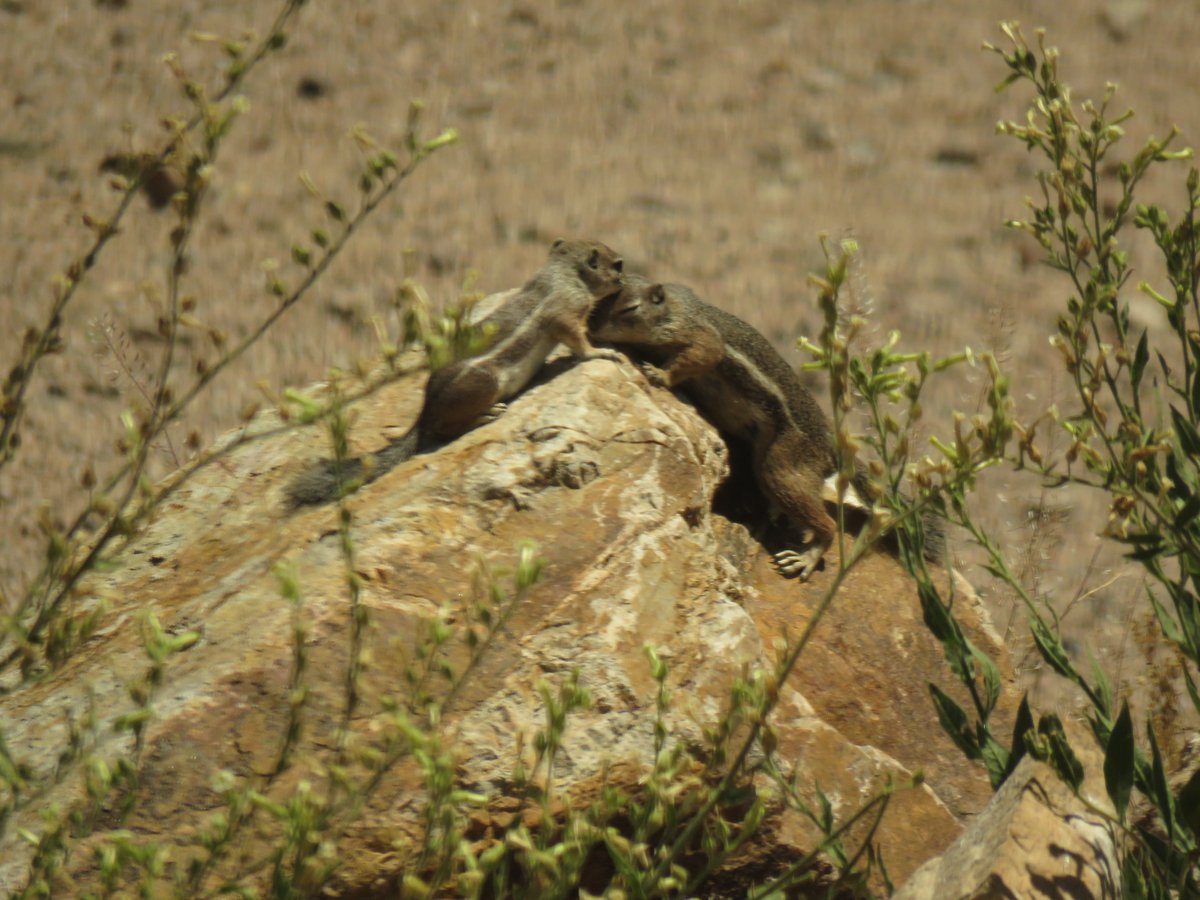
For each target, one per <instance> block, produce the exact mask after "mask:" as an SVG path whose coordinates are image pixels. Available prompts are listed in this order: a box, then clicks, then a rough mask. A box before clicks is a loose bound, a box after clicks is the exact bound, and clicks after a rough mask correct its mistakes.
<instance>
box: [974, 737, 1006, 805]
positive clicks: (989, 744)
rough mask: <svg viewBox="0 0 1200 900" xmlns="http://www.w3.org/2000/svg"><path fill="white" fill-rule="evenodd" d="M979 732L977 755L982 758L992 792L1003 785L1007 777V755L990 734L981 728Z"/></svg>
mask: <svg viewBox="0 0 1200 900" xmlns="http://www.w3.org/2000/svg"><path fill="white" fill-rule="evenodd" d="M980 731H982V732H983V733H982V734H980V735H979V736H978V740H979V753H980V756H981V757H982V758H983V764H984V766H986V767H987V771H988V780H989V781H990V782H991V783H992V790H995V789H996V788H998V787H999V786H1000V785H1001V784H1003V783H1004V779H1005V777H1007V775H1008V765H1009V753H1008V751H1007V750H1005V749H1004V747H1002V746H1001V745H1000V743H999V742H998V741H997V740H996V739H995V738H994V737H992V736H991V734H989V733H987V732H986V731H984V730H983V729H982V728H981V729H980Z"/></svg>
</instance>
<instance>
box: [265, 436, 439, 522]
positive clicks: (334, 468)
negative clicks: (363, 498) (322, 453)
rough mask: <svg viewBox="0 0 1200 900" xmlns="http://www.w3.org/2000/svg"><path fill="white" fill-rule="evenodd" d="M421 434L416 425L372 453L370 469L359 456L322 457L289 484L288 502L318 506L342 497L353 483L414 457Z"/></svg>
mask: <svg viewBox="0 0 1200 900" xmlns="http://www.w3.org/2000/svg"><path fill="white" fill-rule="evenodd" d="M420 437H421V435H420V432H419V431H418V430H417V427H416V426H415V425H414V426H413V427H412V428H410V429H409V430H408V431H406V432H405V433H404V435H403V436H401V437H398V438H396V440H394V441H392V442H391V443H390V444H388V445H387V446H386V447H384V448H383V449H382V450H380V451H379V452H378V453H375V454H372V455H373V456H374V461H373V464H372V465H371V466H370V467H369V468H368V467H367V466H366V465H364V462H363V459H362V458H360V457H354V458H352V459H344V460H342V461H341V462H340V463H339V462H338V461H337V460H336V459H322V460H320V461H319V462H317V463H316V464H314V465H312V466H310V467H309V468H308V469H307V470H306V471H304V472H301V473H300V474H299V475H298V476H296V479H295V480H294V481H293V482H292V483H291V484H289V485H288V488H287V498H288V503H289V504H290V505H291V506H292V507H300V506H319V505H320V504H322V503H329V502H331V501H333V500H336V499H337V498H338V497H340V496H343V495H344V494H345V493H347V492H348V489H349V488H350V487H351V486H354V487H358V486H359V485H358V484H356V482H361V483H362V484H370V483H371V482H372V481H374V480H375V479H376V478H379V477H380V476H381V475H384V474H386V473H387V472H390V471H391V470H392V469H394V468H396V466H398V465H400V463H402V462H404V461H405V460H407V459H409V458H410V457H412V455H413V454H414V453H416V452H417V447H418V445H419V443H420ZM364 472H365V473H366V474H365V477H364Z"/></svg>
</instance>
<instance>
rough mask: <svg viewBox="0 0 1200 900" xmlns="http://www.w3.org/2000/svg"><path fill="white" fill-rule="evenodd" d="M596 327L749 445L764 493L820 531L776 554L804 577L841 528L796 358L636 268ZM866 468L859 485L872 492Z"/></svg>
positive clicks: (821, 419) (782, 566) (830, 462)
mask: <svg viewBox="0 0 1200 900" xmlns="http://www.w3.org/2000/svg"><path fill="white" fill-rule="evenodd" d="M591 334H592V337H593V338H595V339H596V340H599V341H606V342H609V343H612V344H616V345H617V346H618V347H628V348H630V349H632V350H634V351H635V352H637V353H638V354H639V355H640V356H642V357H643V358H644V359H646V360H648V362H646V363H644V364H643V367H642V368H643V371H645V373H646V376H647V378H648V379H649V380H650V381H651V382H652V383H653V384H656V385H659V386H662V387H667V388H675V387H678V386H681V385H682V389H683V390H684V392H685V393H686V394H687V395H688V396H689V397H690V398H691V399H692V400H693V401H694V402H695V404H696V405H697V406H698V407H699V408H700V410H701V411H702V412H703V413H704V414H705V415H706V416H707V417H708V419H709V421H711V422H712V423H713V425H715V426H716V428H717V430H718V431H720V432H721V433H722V434H724V435H726V436H728V437H733V438H735V439H740V440H742V441H745V442H746V443H747V444H749V445H750V447H751V450H752V454H753V467H754V475H755V479H756V480H757V482H758V484H759V487H760V488H761V490H762V492H763V493H764V494H765V495H766V496H767V498H768V499H769V500H770V501H773V502H774V503H775V504H776V505H777V506H778V507H779V508H780V509H781V510H782V512H783V513H784V515H785V516H786V517H787V519H788V522H789V523H790V524H792V525H794V526H798V527H803V528H809V529H811V530H812V532H813V538H812V541H811V545H810V546H809V547H807V548H806V549H804V550H801V551H797V550H783V551H781V552H779V553H776V554H775V563H776V565H777V566H778V567H779V570H780V571H781V572H782V573H783V574H784V575H787V576H799V578H800V579H801V580H805V579H807V578H808V577H809V576H810V575H811V574H812V573H813V571H814V570H815V569H816V567H817V565H818V563H820V561H821V558H822V556H824V554H825V551H826V550H827V549H829V546H830V544H832V543H833V540H834V537H835V536H836V533H837V526H836V524H835V523H834V520H833V518H832V517H831V516H830V515H829V513H828V512H827V511H826V509H825V501H824V499H823V488H824V485H825V481H826V479H827V478H829V476H831V475H833V474H834V473H836V472H837V457H836V455H835V453H834V448H833V436H832V433H831V432H830V429H829V423H828V421H827V420H826V418H825V414H824V412H822V410H821V407H820V406H819V405H818V404H817V401H816V400H815V399H814V398H813V396H812V394H811V393H810V392H809V390H808V388H806V387H805V386H804V385H803V384H802V383H801V381H800V378H799V377H798V376H797V375H796V373H795V371H794V370H793V369H792V367H791V366H789V365H788V364H787V362H786V361H785V360H784V359H783V357H781V356H780V355H779V354H778V353H777V352H776V351H775V349H774V348H773V347H772V346H771V345H770V343H769V342H768V341H767V339H766V338H764V337H763V336H762V335H761V334H759V333H758V332H757V331H756V330H755V329H754V328H752V327H751V326H750V325H747V324H746V323H745V322H743V321H742V320H741V319H739V318H737V317H736V316H733V315H730V314H729V313H727V312H725V311H723V310H720V309H717V308H716V307H715V306H710V305H709V304H708V303H705V302H704V301H703V300H701V299H700V298H699V297H697V296H696V295H695V294H694V293H692V292H691V291H690V290H689V289H688V288H686V287H684V286H683V285H679V284H655V283H651V282H649V281H647V280H646V279H644V278H639V277H637V276H632V275H627V276H626V277H625V287H624V289H623V290H622V292H621V293H620V294H619V295H618V296H617V297H616V298H615V300H613V301H612V302H611V303H608V304H605V305H604V306H603V307H602V308H598V309H597V311H596V314H595V315H594V316H593V323H592V330H591ZM864 475H865V473H861V472H860V474H859V477H858V478H856V479H855V482H856V485H855V486H856V488H858V490H859V493H861V494H862V495H863V497H864V498H865V497H866V496H867V494H866V493H865V491H864V489H865V487H866V481H865V477H864ZM857 482H862V484H861V485H860V484H857Z"/></svg>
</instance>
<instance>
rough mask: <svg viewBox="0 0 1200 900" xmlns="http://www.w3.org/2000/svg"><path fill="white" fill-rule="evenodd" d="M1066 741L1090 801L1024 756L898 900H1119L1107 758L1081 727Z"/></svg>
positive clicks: (1071, 731)
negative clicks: (963, 899) (1039, 899)
mask: <svg viewBox="0 0 1200 900" xmlns="http://www.w3.org/2000/svg"><path fill="white" fill-rule="evenodd" d="M1068 724H1069V725H1070V724H1071V723H1068ZM1068 736H1069V738H1070V742H1071V748H1072V749H1073V750H1074V751H1075V754H1076V756H1077V757H1078V758H1079V760H1080V762H1081V763H1082V765H1083V770H1084V775H1085V777H1084V782H1083V784H1082V785H1081V786H1080V795H1081V796H1082V797H1083V798H1086V802H1084V800H1081V799H1080V797H1077V796H1076V795H1075V794H1074V793H1072V792H1071V789H1070V788H1069V787H1068V786H1067V785H1066V784H1065V783H1064V782H1063V781H1062V780H1061V779H1060V778H1059V777H1058V776H1057V775H1055V773H1054V771H1053V769H1051V768H1050V766H1048V765H1046V764H1045V763H1042V762H1038V761H1037V760H1035V759H1033V757H1030V756H1026V757H1025V758H1024V759H1022V760H1021V761H1020V762H1019V763H1018V764H1017V767H1016V769H1015V770H1014V771H1013V773H1012V774H1011V775H1009V777H1008V779H1007V780H1006V781H1005V782H1004V784H1002V785H1001V786H1000V790H998V791H997V792H996V796H995V797H993V798H992V800H991V802H990V803H988V805H987V807H986V808H985V809H984V811H983V813H982V814H981V815H979V816H977V817H976V818H975V819H974V820H973V821H972V822H971V823H970V825H969V826H968V827H967V829H966V830H965V831H964V832H963V833H962V834H961V835H960V836H959V837H958V839H957V840H955V841H954V843H953V844H952V845H951V846H950V847H949V848H948V849H947V850H946V852H945V853H943V854H941V855H940V856H938V857H936V858H935V859H932V860H930V861H929V862H927V863H926V864H925V865H923V866H922V867H921V868H920V869H918V870H917V872H916V873H915V874H914V875H913V876H912V877H911V878H910V879H909V880H908V881H907V882H906V883H905V884H904V886H903V887H902V888H901V889H900V890H899V891H897V892H896V893H895V894H894V895H893V900H933V898H939V897H972V898H975V897H979V898H990V897H996V898H1006V897H1077V898H1095V900H1100V898H1104V900H1115V898H1117V897H1119V896H1120V895H1121V894H1120V885H1121V870H1120V865H1119V863H1118V861H1117V851H1116V848H1117V839H1116V835H1115V834H1114V829H1113V826H1112V825H1111V822H1112V821H1113V820H1114V818H1115V813H1114V811H1113V807H1112V802H1111V801H1110V800H1109V799H1108V793H1107V791H1106V790H1105V787H1104V779H1103V777H1102V776H1101V774H1100V773H1101V772H1102V771H1103V767H1104V754H1103V753H1101V751H1100V749H1099V748H1098V747H1097V746H1096V743H1095V739H1094V738H1093V737H1092V736H1091V735H1090V734H1088V733H1086V732H1085V730H1084V729H1083V727H1082V726H1077V727H1073V728H1071V727H1069V728H1068ZM1089 806H1090V808H1089Z"/></svg>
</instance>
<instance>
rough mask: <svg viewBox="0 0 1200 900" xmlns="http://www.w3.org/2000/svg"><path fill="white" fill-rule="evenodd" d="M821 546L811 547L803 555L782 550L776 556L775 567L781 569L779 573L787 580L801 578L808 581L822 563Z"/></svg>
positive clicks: (793, 551)
mask: <svg viewBox="0 0 1200 900" xmlns="http://www.w3.org/2000/svg"><path fill="white" fill-rule="evenodd" d="M821 550H822V548H821V547H820V546H816V547H810V548H809V549H807V550H805V551H804V552H803V553H797V552H796V551H795V550H780V551H779V552H778V553H776V554H775V567H776V568H777V569H779V573H780V574H781V575H783V576H784V577H785V578H799V579H800V580H801V581H808V577H809V576H810V575H812V573H813V572H815V571H816V569H817V565H818V563H820V562H821V556H822V555H823V554H822V552H821Z"/></svg>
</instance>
